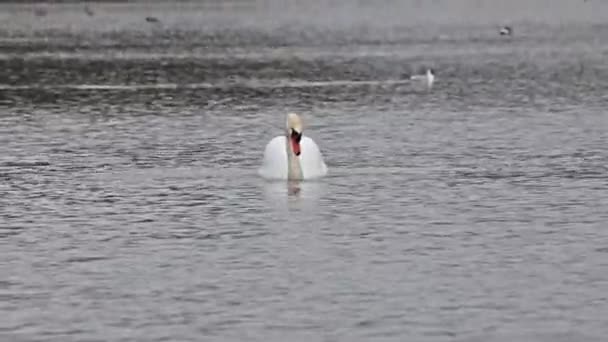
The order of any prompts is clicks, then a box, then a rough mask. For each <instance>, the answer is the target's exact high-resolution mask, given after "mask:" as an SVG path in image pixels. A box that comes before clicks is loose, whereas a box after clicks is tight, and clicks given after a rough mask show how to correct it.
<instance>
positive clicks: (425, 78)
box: [410, 69, 435, 90]
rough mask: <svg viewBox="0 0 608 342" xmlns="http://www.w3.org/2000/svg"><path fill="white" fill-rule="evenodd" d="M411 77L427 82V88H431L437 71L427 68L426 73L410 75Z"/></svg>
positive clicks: (414, 79)
mask: <svg viewBox="0 0 608 342" xmlns="http://www.w3.org/2000/svg"><path fill="white" fill-rule="evenodd" d="M410 79H411V80H413V81H424V82H425V83H426V89H428V90H431V88H432V87H433V82H435V72H434V71H433V69H426V74H424V75H414V76H412V77H410Z"/></svg>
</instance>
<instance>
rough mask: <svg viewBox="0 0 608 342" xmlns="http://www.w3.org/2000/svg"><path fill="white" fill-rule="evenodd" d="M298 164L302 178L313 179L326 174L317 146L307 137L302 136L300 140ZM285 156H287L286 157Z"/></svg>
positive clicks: (325, 167)
mask: <svg viewBox="0 0 608 342" xmlns="http://www.w3.org/2000/svg"><path fill="white" fill-rule="evenodd" d="M300 149H301V150H302V154H300V166H301V167H302V175H303V176H304V179H314V178H319V177H323V176H325V175H326V174H327V165H325V162H324V160H323V155H322V154H321V151H320V150H319V146H317V144H316V143H315V141H314V140H312V139H311V138H309V137H305V136H303V137H302V141H300ZM286 158H287V157H286Z"/></svg>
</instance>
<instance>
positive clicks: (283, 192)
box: [264, 181, 324, 208]
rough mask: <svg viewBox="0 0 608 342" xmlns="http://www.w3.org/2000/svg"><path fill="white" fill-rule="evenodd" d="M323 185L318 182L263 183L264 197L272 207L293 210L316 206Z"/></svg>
mask: <svg viewBox="0 0 608 342" xmlns="http://www.w3.org/2000/svg"><path fill="white" fill-rule="evenodd" d="M323 189H324V186H323V183H322V182H318V181H314V182H313V181H308V182H306V181H304V182H298V181H288V182H285V181H277V182H265V183H264V195H265V197H266V200H267V201H268V202H269V204H271V205H272V206H277V207H281V208H285V205H289V207H290V208H291V207H292V205H293V207H294V208H297V207H302V205H305V206H307V205H312V204H316V203H317V202H318V200H319V198H320V197H321V195H322V193H323Z"/></svg>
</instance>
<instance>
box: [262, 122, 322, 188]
mask: <svg viewBox="0 0 608 342" xmlns="http://www.w3.org/2000/svg"><path fill="white" fill-rule="evenodd" d="M286 128H287V130H286V132H285V133H286V134H285V136H281V135H280V136H277V137H274V138H273V139H272V140H271V141H270V142H269V143H268V145H266V149H265V150H264V160H263V161H262V167H261V168H260V169H259V170H258V174H259V175H260V176H262V177H264V178H267V179H287V180H304V179H314V178H319V177H323V176H325V175H326V174H327V165H325V162H324V161H323V156H322V155H321V152H320V151H319V147H318V146H317V144H316V143H315V142H314V141H313V140H312V139H311V138H309V137H306V136H302V120H301V119H300V116H299V115H298V114H296V113H289V114H287V127H286Z"/></svg>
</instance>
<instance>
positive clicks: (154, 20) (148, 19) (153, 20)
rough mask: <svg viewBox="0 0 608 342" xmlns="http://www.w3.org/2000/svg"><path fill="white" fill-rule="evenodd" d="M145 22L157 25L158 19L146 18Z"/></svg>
mask: <svg viewBox="0 0 608 342" xmlns="http://www.w3.org/2000/svg"><path fill="white" fill-rule="evenodd" d="M146 21H147V22H149V23H157V22H159V20H158V18H156V17H146Z"/></svg>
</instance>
